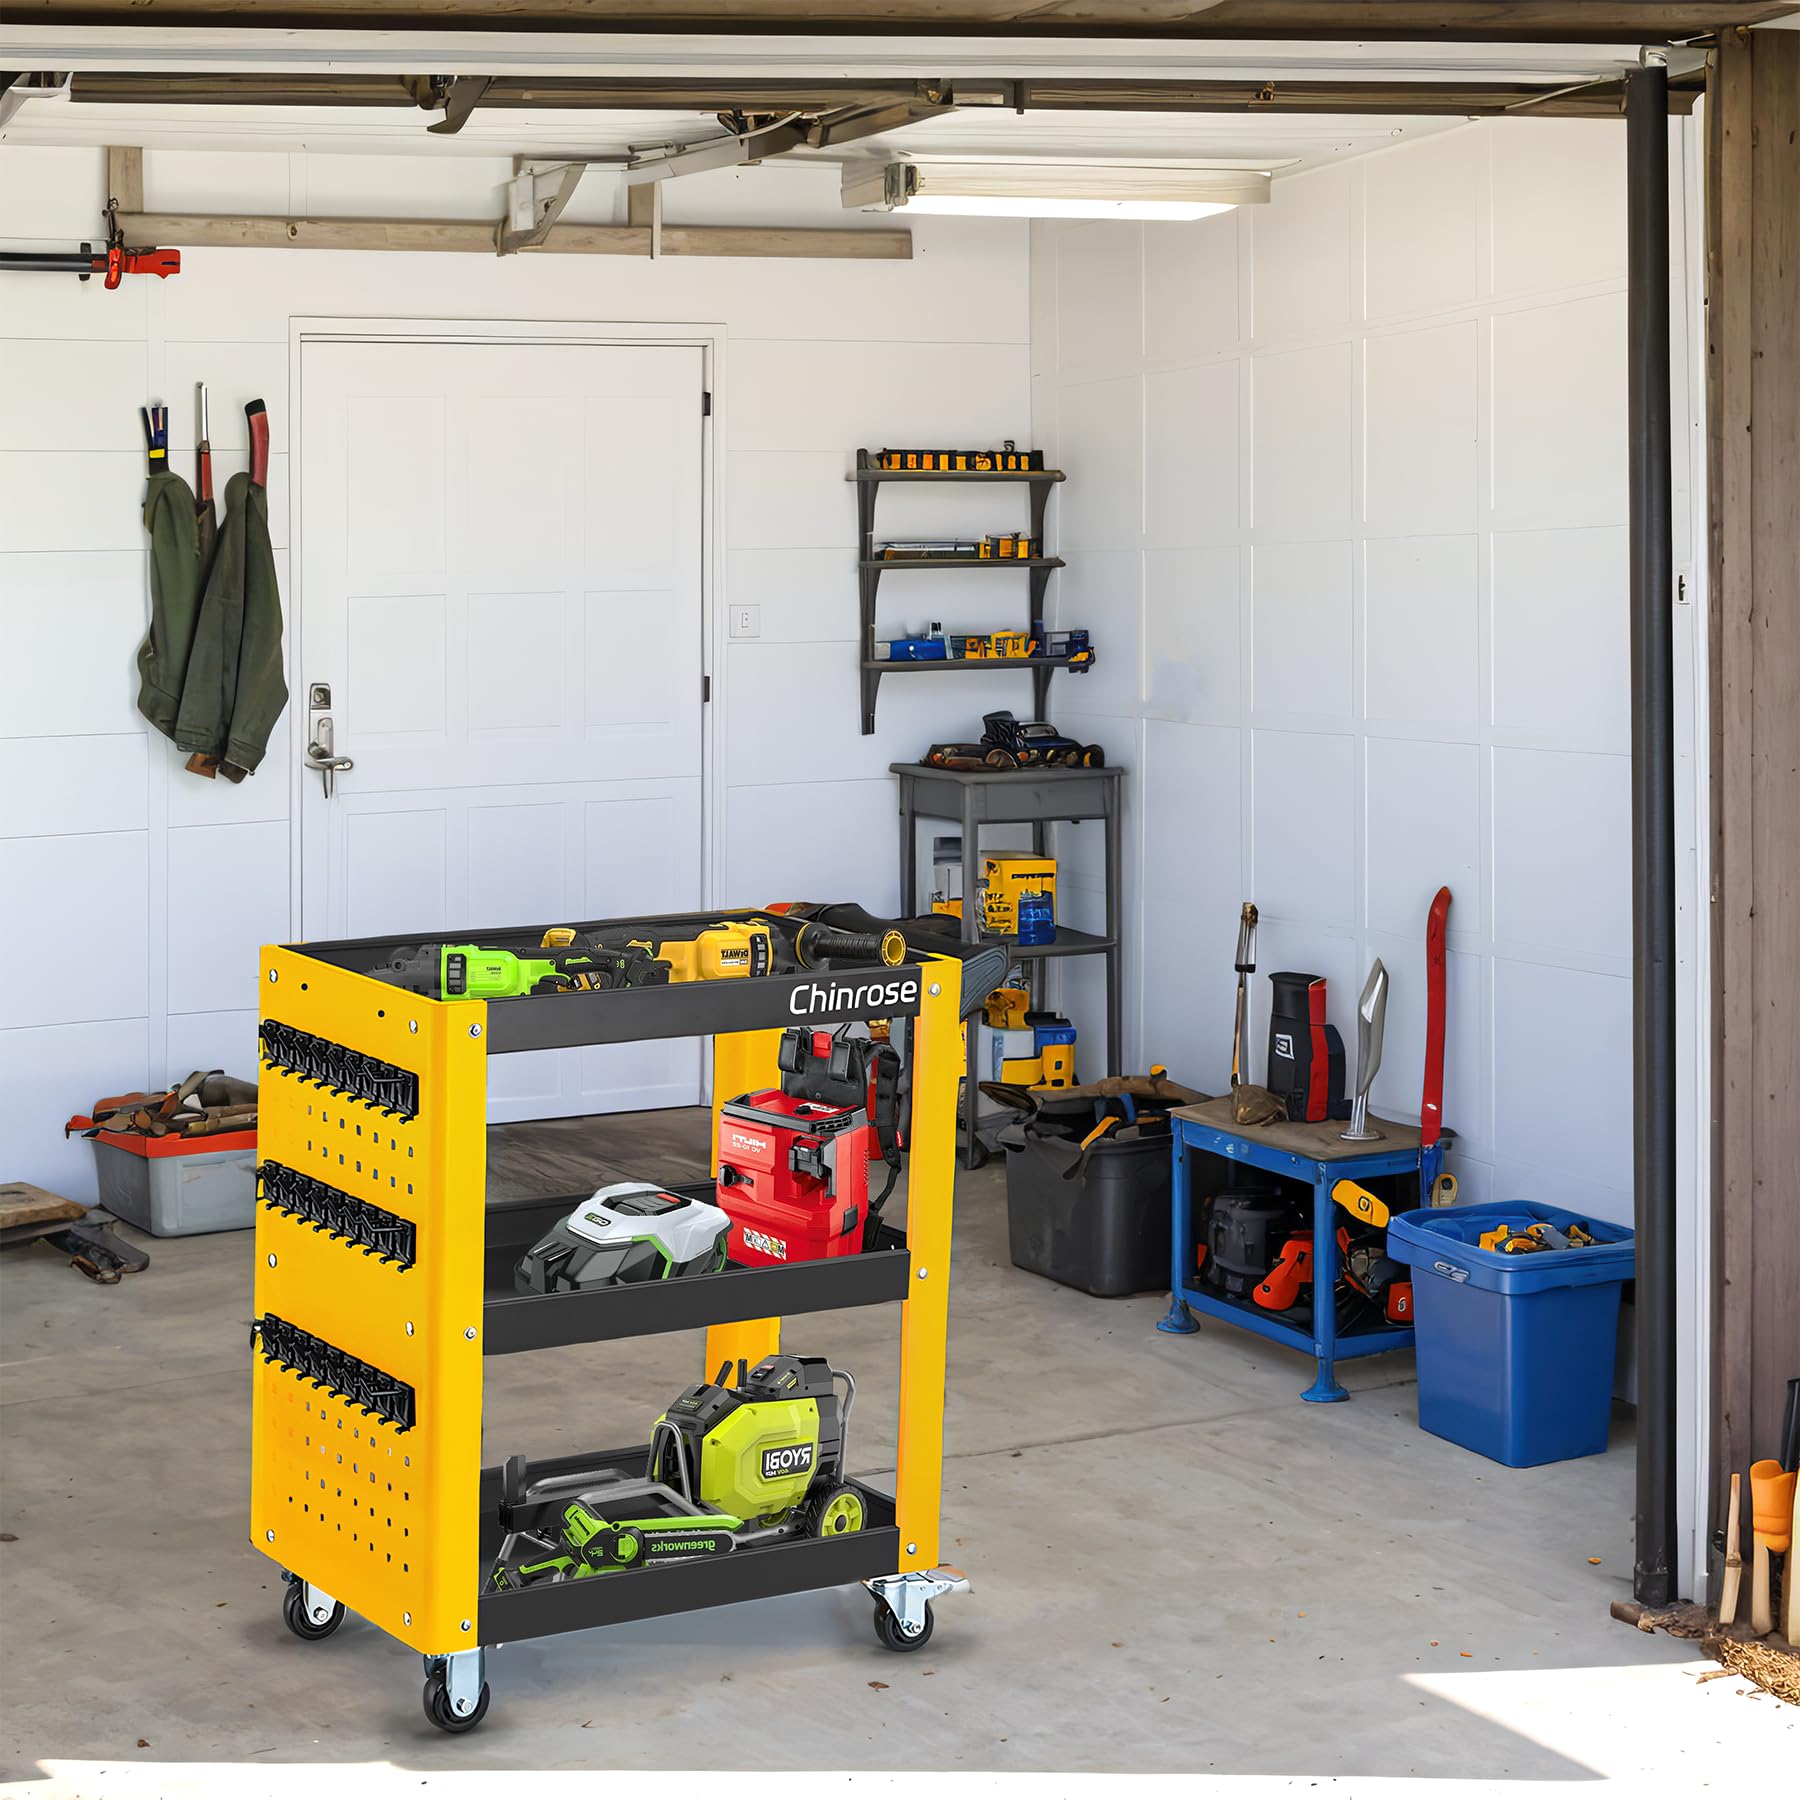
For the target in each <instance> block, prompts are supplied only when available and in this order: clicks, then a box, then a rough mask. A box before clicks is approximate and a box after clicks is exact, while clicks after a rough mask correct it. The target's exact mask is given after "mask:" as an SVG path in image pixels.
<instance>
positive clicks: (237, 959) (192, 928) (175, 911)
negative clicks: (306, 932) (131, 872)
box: [167, 820, 293, 1013]
mask: <svg viewBox="0 0 1800 1800" xmlns="http://www.w3.org/2000/svg"><path fill="white" fill-rule="evenodd" d="M167 855H168V920H169V927H168V928H169V949H168V983H169V1011H170V1012H175V1013H199V1012H230V1011H233V1010H236V1006H237V1003H239V1002H241V1001H243V1000H244V999H245V998H246V997H247V996H248V995H249V994H251V993H253V992H254V991H255V985H256V972H257V962H258V956H259V954H260V952H261V950H262V946H263V945H264V944H275V943H284V942H286V941H287V940H288V939H289V938H290V937H291V935H292V923H293V921H292V920H291V918H290V916H289V910H288V891H289V890H288V833H287V823H286V821H285V820H283V821H281V822H280V823H268V824H259V825H196V826H187V827H184V828H182V829H180V830H176V831H171V832H169V834H168V837H167Z"/></svg>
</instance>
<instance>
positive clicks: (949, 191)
mask: <svg viewBox="0 0 1800 1800" xmlns="http://www.w3.org/2000/svg"><path fill="white" fill-rule="evenodd" d="M1268 198H1269V177H1268V175H1267V174H1266V173H1264V172H1263V171H1262V170H1259V169H1171V168H1155V167H1150V166H1147V165H1143V164H1134V163H1053V162H1038V163H1030V162H1027V163H1005V162H891V163H875V162H867V163H846V164H845V166H844V176H843V202H844V205H845V206H847V207H861V208H864V209H865V210H868V209H872V210H875V211H880V212H892V211H894V210H896V209H897V208H900V207H904V208H906V210H907V211H908V212H918V213H953V214H961V215H963V216H965V217H966V216H970V215H973V216H977V217H983V218H1013V219H1173V220H1182V219H1204V218H1206V217H1208V216H1209V215H1210V214H1213V213H1220V212H1229V211H1230V210H1231V208H1232V207H1234V206H1256V205H1260V204H1262V203H1264V202H1266V201H1267V200H1268Z"/></svg>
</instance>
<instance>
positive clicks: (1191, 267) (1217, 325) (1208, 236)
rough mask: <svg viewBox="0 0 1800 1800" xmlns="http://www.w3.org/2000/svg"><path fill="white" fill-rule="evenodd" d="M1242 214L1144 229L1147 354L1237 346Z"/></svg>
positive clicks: (1180, 354) (1200, 351)
mask: <svg viewBox="0 0 1800 1800" xmlns="http://www.w3.org/2000/svg"><path fill="white" fill-rule="evenodd" d="M1244 217H1245V215H1244V213H1243V212H1242V211H1241V210H1240V211H1234V212H1228V213H1215V214H1214V215H1213V217H1211V218H1210V219H1195V220H1194V221H1193V222H1192V223H1191V224H1186V225H1157V226H1153V227H1149V228H1146V230H1145V232H1144V354H1145V355H1146V356H1147V357H1149V358H1151V359H1152V360H1159V359H1161V358H1163V357H1192V356H1209V355H1213V354H1215V353H1217V352H1219V351H1222V350H1233V349H1235V348H1236V347H1237V342H1238V339H1239V337H1240V336H1241V335H1242V331H1241V327H1240V325H1239V320H1238V246H1239V244H1240V242H1241V241H1242V230H1243V221H1244Z"/></svg>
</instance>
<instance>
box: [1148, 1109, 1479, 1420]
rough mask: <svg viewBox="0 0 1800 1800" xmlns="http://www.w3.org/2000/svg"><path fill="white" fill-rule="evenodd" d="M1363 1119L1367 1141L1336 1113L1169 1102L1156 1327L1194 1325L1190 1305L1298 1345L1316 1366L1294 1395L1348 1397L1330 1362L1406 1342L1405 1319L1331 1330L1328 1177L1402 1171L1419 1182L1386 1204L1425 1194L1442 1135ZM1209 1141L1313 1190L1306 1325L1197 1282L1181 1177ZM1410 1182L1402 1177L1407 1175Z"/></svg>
mask: <svg viewBox="0 0 1800 1800" xmlns="http://www.w3.org/2000/svg"><path fill="white" fill-rule="evenodd" d="M1369 1123H1370V1125H1371V1126H1373V1127H1374V1129H1375V1130H1377V1131H1379V1132H1380V1133H1381V1136H1380V1138H1379V1139H1378V1140H1376V1141H1375V1142H1374V1143H1357V1144H1347V1143H1345V1142H1344V1140H1343V1138H1342V1136H1341V1135H1340V1133H1342V1131H1343V1130H1344V1124H1343V1121H1342V1120H1338V1119H1332V1120H1327V1121H1326V1122H1325V1123H1323V1124H1319V1125H1296V1124H1292V1123H1289V1122H1288V1121H1286V1120H1282V1121H1280V1122H1278V1123H1276V1124H1273V1125H1236V1124H1234V1123H1233V1122H1232V1117H1231V1100H1230V1098H1229V1096H1227V1097H1225V1098H1223V1099H1218V1100H1206V1101H1202V1102H1201V1103H1200V1104H1199V1105H1197V1106H1182V1107H1178V1108H1177V1109H1176V1110H1175V1112H1174V1113H1173V1114H1172V1115H1171V1125H1172V1130H1173V1135H1174V1152H1173V1154H1174V1157H1175V1168H1174V1176H1173V1181H1172V1184H1171V1186H1172V1192H1171V1204H1172V1205H1173V1207H1174V1213H1175V1217H1174V1231H1173V1234H1172V1235H1173V1252H1172V1259H1171V1260H1172V1272H1171V1277H1170V1284H1171V1291H1170V1295H1169V1311H1168V1314H1167V1316H1166V1317H1165V1318H1163V1319H1160V1320H1158V1322H1157V1327H1156V1328H1157V1330H1158V1331H1170V1332H1178V1333H1187V1332H1193V1331H1198V1330H1199V1329H1200V1327H1199V1325H1198V1324H1197V1323H1196V1322H1195V1319H1194V1316H1193V1315H1194V1313H1196V1312H1200V1313H1205V1314H1207V1315H1209V1316H1210V1317H1212V1318H1215V1319H1223V1320H1225V1321H1226V1322H1227V1323H1228V1324H1231V1325H1238V1326H1241V1327H1242V1328H1243V1329H1244V1330H1245V1331H1254V1332H1255V1333H1256V1334H1257V1336H1258V1337H1265V1338H1268V1339H1270V1340H1271V1341H1272V1342H1274V1343H1277V1344H1286V1345H1287V1346H1288V1347H1289V1348H1290V1349H1293V1350H1299V1351H1302V1352H1304V1353H1306V1354H1308V1355H1310V1356H1313V1357H1315V1358H1316V1359H1317V1361H1318V1375H1317V1377H1316V1379H1315V1380H1314V1382H1313V1384H1312V1386H1311V1387H1309V1388H1308V1389H1307V1390H1306V1392H1305V1393H1304V1394H1302V1395H1301V1396H1300V1397H1301V1399H1303V1400H1313V1401H1327V1400H1348V1399H1349V1398H1350V1396H1349V1394H1348V1393H1346V1392H1345V1390H1344V1389H1343V1388H1342V1387H1341V1386H1340V1385H1339V1383H1338V1379H1337V1376H1336V1374H1335V1372H1334V1370H1333V1364H1334V1363H1337V1362H1339V1361H1342V1360H1343V1359H1345V1358H1347V1357H1352V1356H1378V1355H1380V1354H1381V1353H1382V1352H1383V1351H1385V1350H1408V1349H1411V1347H1412V1342H1413V1333H1412V1327H1411V1326H1410V1325H1386V1324H1384V1325H1379V1326H1375V1327H1372V1328H1370V1329H1366V1330H1362V1331H1357V1332H1353V1333H1350V1334H1348V1335H1346V1336H1343V1337H1340V1336H1339V1335H1338V1329H1337V1280H1338V1243H1337V1227H1338V1220H1337V1217H1336V1213H1337V1206H1336V1203H1335V1202H1334V1201H1333V1200H1332V1198H1331V1189H1332V1186H1333V1184H1334V1183H1336V1182H1339V1181H1342V1180H1344V1179H1345V1178H1346V1177H1347V1178H1348V1179H1350V1180H1351V1181H1362V1182H1366V1181H1367V1180H1368V1179H1369V1178H1370V1177H1371V1176H1376V1175H1407V1174H1410V1175H1412V1176H1413V1177H1414V1179H1415V1180H1416V1181H1417V1183H1418V1187H1417V1193H1418V1195H1419V1198H1418V1199H1416V1200H1413V1199H1410V1198H1409V1199H1408V1200H1407V1201H1405V1202H1404V1203H1402V1204H1400V1205H1396V1206H1395V1208H1394V1210H1395V1211H1396V1212H1400V1211H1403V1210H1405V1208H1406V1206H1424V1205H1426V1204H1428V1201H1429V1195H1430V1192H1431V1184H1432V1183H1433V1182H1434V1181H1435V1180H1436V1179H1437V1177H1438V1174H1439V1172H1440V1170H1441V1169H1442V1168H1443V1163H1444V1148H1445V1142H1444V1140H1443V1139H1442V1138H1440V1139H1439V1140H1438V1141H1437V1143H1435V1144H1433V1145H1432V1146H1431V1147H1430V1148H1429V1149H1426V1148H1424V1147H1423V1146H1421V1144H1420V1142H1419V1128H1418V1126H1416V1125H1399V1124H1396V1123H1394V1122H1393V1121H1392V1120H1390V1119H1377V1118H1375V1117H1374V1116H1373V1115H1371V1116H1370V1119H1369ZM1202 1150H1204V1151H1210V1152H1211V1153H1212V1154H1213V1155H1215V1156H1221V1157H1225V1158H1226V1159H1228V1160H1229V1161H1231V1162H1234V1163H1242V1164H1243V1165H1244V1166H1245V1167H1247V1168H1252V1169H1263V1170H1266V1171H1267V1172H1268V1173H1269V1174H1271V1175H1284V1176H1286V1177H1288V1178H1289V1179H1290V1180H1293V1181H1303V1182H1305V1183H1306V1184H1307V1186H1309V1187H1310V1188H1311V1189H1312V1191H1313V1218H1312V1226H1313V1277H1314V1279H1313V1326H1312V1330H1311V1331H1310V1332H1306V1331H1302V1330H1301V1329H1300V1328H1299V1327H1298V1326H1295V1325H1290V1324H1289V1323H1288V1322H1287V1321H1286V1320H1285V1319H1279V1318H1276V1317H1275V1316H1274V1315H1273V1314H1272V1313H1268V1312H1265V1311H1264V1310H1263V1309H1262V1308H1261V1307H1260V1306H1258V1305H1256V1304H1255V1302H1254V1301H1252V1300H1249V1299H1244V1300H1234V1299H1232V1298H1231V1297H1230V1296H1229V1295H1226V1294H1217V1293H1214V1292H1212V1290H1211V1289H1209V1288H1203V1287H1200V1286H1199V1285H1198V1284H1197V1280H1196V1271H1195V1269H1194V1267H1193V1255H1194V1244H1195V1230H1194V1217H1195V1202H1194V1195H1193V1189H1192V1184H1191V1181H1190V1163H1191V1161H1192V1157H1193V1154H1194V1152H1196V1151H1202ZM1409 1185H1410V1184H1409Z"/></svg>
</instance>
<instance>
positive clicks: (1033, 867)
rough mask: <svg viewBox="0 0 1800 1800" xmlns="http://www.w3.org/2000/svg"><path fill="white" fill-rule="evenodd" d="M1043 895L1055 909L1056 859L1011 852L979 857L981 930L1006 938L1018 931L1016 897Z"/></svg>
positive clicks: (1017, 899) (1017, 901)
mask: <svg viewBox="0 0 1800 1800" xmlns="http://www.w3.org/2000/svg"><path fill="white" fill-rule="evenodd" d="M1021 894H1044V895H1046V896H1047V897H1048V898H1049V901H1050V907H1051V911H1052V912H1054V911H1055V909H1056V858H1055V857H1053V856H1027V855H1019V854H1014V853H1011V852H1004V853H997V854H995V855H993V856H987V857H983V858H982V865H981V927H982V929H983V930H984V931H991V932H996V933H998V934H999V935H1000V936H1002V937H1009V936H1011V935H1013V934H1014V933H1015V932H1017V931H1018V929H1019V896H1020V895H1021Z"/></svg>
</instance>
